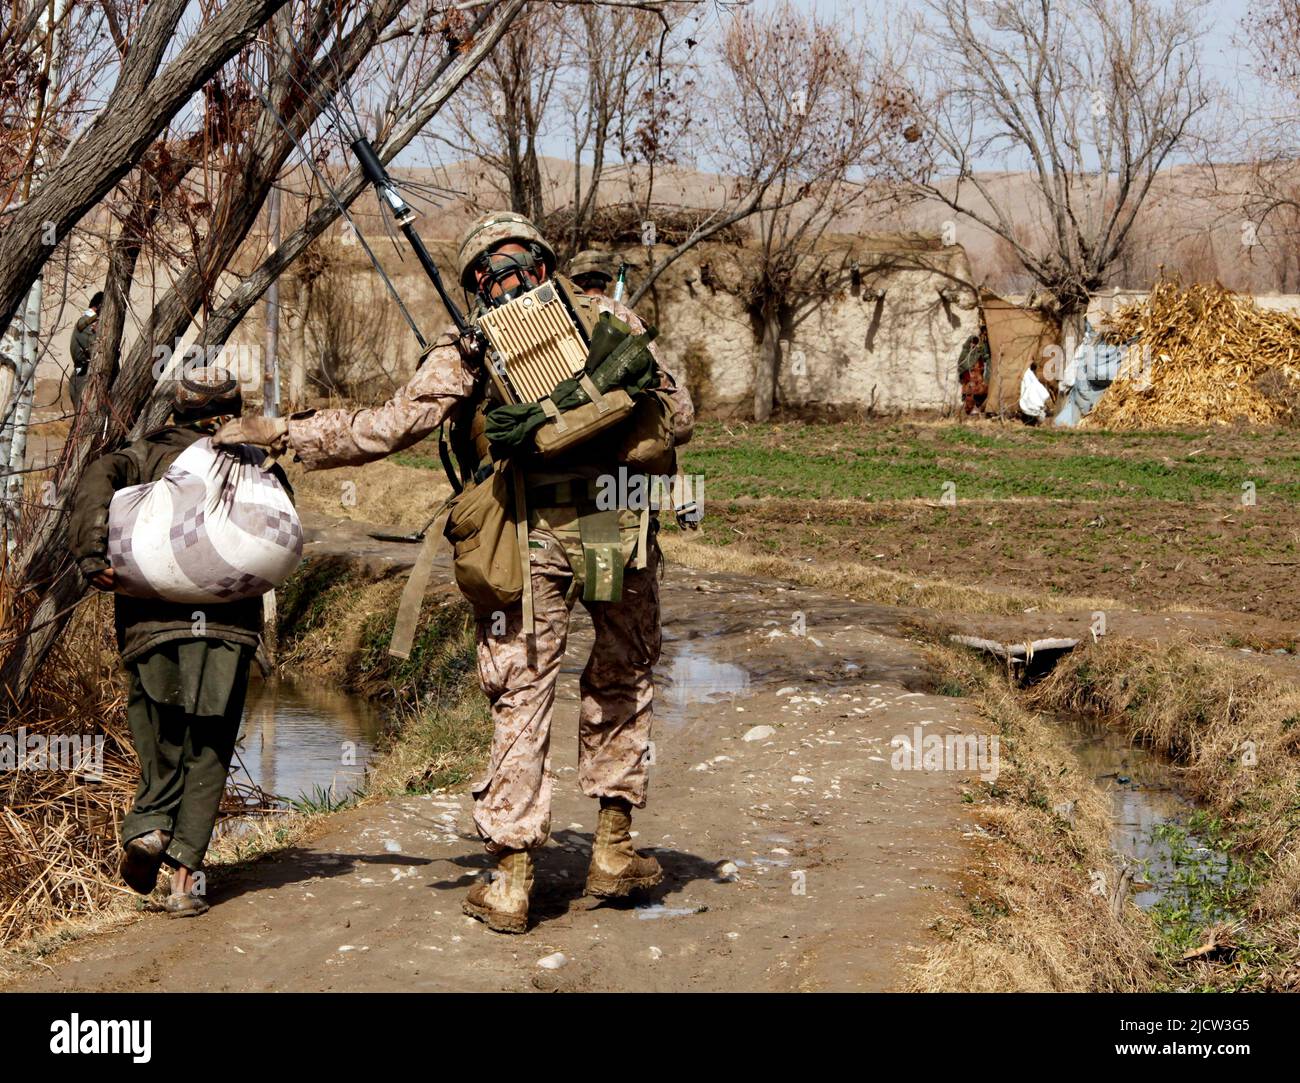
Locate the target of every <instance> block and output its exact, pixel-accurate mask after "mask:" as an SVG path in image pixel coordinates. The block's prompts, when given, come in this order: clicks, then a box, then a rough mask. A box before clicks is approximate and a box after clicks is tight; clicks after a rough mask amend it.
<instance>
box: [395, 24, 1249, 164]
mask: <svg viewBox="0 0 1300 1083" xmlns="http://www.w3.org/2000/svg"><path fill="white" fill-rule="evenodd" d="M782 2H783V0H753V3H752V5H751V6H752V7H753V8H755V9H757V10H760V11H761V10H767V9H772V8H775V7H777V6H778V5H779V4H780V3H782ZM791 2H792V3H793V4H794V6H795V7H797V8H800V9H803V10H811V11H816V12H817V13H819V14H820V15H822V16H823V17H825V18H827V19H828V20H829V21H832V22H835V23H839V24H841V25H842V24H844V23H846V22H850V21H851V22H852V23H854V24H855V25H856V26H857V27H858V28H859V29H860V30H862V31H863V32H865V33H868V34H870V33H871V32H872V28H873V26H880V25H881V24H882V23H885V22H891V23H898V22H900V21H906V20H908V19H909V18H910V17H914V16H916V15H918V14H920V13H922V12H923V11H924V10H925V4H924V0H883V2H882V0H791ZM970 2H971V4H972V6H974V5H978V4H979V2H980V0H970ZM735 7H736V6H735V5H732V4H729V3H728V2H727V0H711V2H710V3H709V4H708V5H707V6H705V7H702V8H701V9H700V12H701V13H700V14H699V15H698V16H694V17H693V18H692V20H691V21H690V22H689V23H688V24H687V26H686V28H685V29H684V30H682V31H681V32H682V33H690V34H691V35H692V36H693V37H696V38H699V39H701V40H702V42H704V43H708V42H710V41H717V40H718V39H719V38H720V37H721V34H722V29H723V27H724V26H725V22H726V20H727V19H728V18H729V17H730V15H729V11H730V10H734V9H735ZM1247 11H1248V7H1247V5H1246V4H1244V3H1242V2H1240V0H1235V2H1234V0H1207V2H1206V4H1205V6H1204V10H1203V20H1204V23H1205V25H1206V35H1205V37H1204V39H1203V41H1202V63H1203V70H1204V73H1205V75H1206V76H1207V78H1208V79H1210V80H1211V81H1212V82H1214V83H1218V84H1221V85H1222V86H1223V87H1224V88H1225V89H1227V90H1228V91H1229V92H1230V94H1231V95H1232V96H1233V97H1234V98H1236V99H1237V100H1238V101H1240V102H1244V103H1246V117H1245V120H1244V121H1243V123H1242V124H1236V123H1234V124H1230V125H1228V128H1229V130H1240V129H1241V128H1242V126H1243V125H1244V126H1245V127H1249V126H1250V122H1251V118H1252V117H1254V118H1258V117H1260V116H1261V115H1263V114H1265V113H1267V112H1269V111H1270V107H1269V100H1270V95H1269V92H1268V89H1267V88H1266V87H1265V86H1264V85H1263V84H1262V83H1261V81H1260V80H1259V79H1258V78H1257V76H1256V75H1255V74H1254V72H1253V70H1252V56H1251V53H1250V49H1249V47H1248V42H1247V40H1246V35H1247V31H1246V30H1245V29H1244V28H1243V26H1242V20H1243V18H1244V17H1245V15H1246V14H1247ZM697 20H698V21H697ZM701 24H702V25H701ZM697 28H698V29H697ZM431 150H432V148H431V147H430V145H429V143H427V142H426V143H425V145H424V147H423V149H422V150H417V149H415V148H412V149H411V151H409V152H408V153H407V154H404V155H402V156H401V157H399V159H398V164H399V165H415V164H432V162H431V160H430V157H429V155H430V152H431ZM542 150H543V153H544V154H548V155H553V156H555V157H562V158H568V157H569V156H570V153H571V152H570V151H569V147H568V145H567V140H566V138H565V136H564V134H563V133H555V134H553V135H551V136H550V137H548V138H546V139H544V140H543V143H542ZM1226 156H1227V157H1231V155H1230V154H1229V155H1226ZM434 157H435V158H436V160H440V161H442V162H448V161H450V160H452V159H454V157H455V155H454V154H451V153H450V152H448V151H447V150H446V149H445V148H444V149H443V150H441V151H439V152H434ZM417 160H418V162H417ZM697 164H698V167H699V168H701V169H705V170H710V171H712V170H716V169H721V170H724V171H725V163H718V162H710V161H703V160H701V161H698V163H697ZM976 164H977V167H982V168H985V169H997V168H1006V167H1011V168H1017V167H1018V164H1017V163H1015V162H1002V161H993V160H989V161H983V162H977V163H976Z"/></svg>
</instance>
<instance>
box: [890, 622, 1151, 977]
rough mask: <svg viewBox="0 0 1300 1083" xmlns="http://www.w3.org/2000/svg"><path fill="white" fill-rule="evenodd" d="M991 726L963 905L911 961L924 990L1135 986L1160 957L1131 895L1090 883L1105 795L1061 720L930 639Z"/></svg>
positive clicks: (1111, 878) (1109, 861) (1109, 866)
mask: <svg viewBox="0 0 1300 1083" xmlns="http://www.w3.org/2000/svg"><path fill="white" fill-rule="evenodd" d="M929 654H930V657H931V661H932V663H933V664H934V665H935V668H936V670H937V671H938V672H939V673H941V674H942V675H943V676H944V677H945V678H946V679H947V680H949V681H955V682H957V683H959V684H961V685H962V686H963V687H964V688H965V689H967V690H968V691H969V692H970V693H971V694H972V695H974V696H975V697H976V698H977V700H978V702H979V704H980V710H981V713H982V714H983V716H984V717H985V718H986V719H987V720H988V721H989V722H990V723H991V724H992V726H993V727H994V732H996V733H998V734H999V736H1000V742H1001V744H1000V750H999V752H1000V761H1001V771H1000V773H999V775H998V778H997V780H996V782H994V783H993V784H991V785H985V784H981V785H980V787H979V790H978V792H977V793H975V794H974V795H973V797H974V801H975V805H976V820H977V823H978V824H979V826H980V830H981V832H982V835H981V838H980V839H979V841H978V842H977V844H976V845H977V847H978V851H979V855H980V856H979V860H978V861H977V862H976V863H975V864H974V865H973V867H972V868H971V869H970V870H969V873H968V876H967V877H966V882H965V891H966V896H967V912H966V914H965V915H964V916H963V917H962V918H960V919H958V920H955V921H953V920H945V921H944V922H942V923H940V925H939V926H938V927H937V930H936V931H937V932H938V933H939V935H940V937H941V942H940V943H939V944H938V945H936V946H934V947H932V948H931V949H929V951H928V952H927V954H926V956H925V958H924V959H923V960H922V962H920V963H919V964H917V965H916V966H915V967H914V968H913V970H912V973H911V980H910V983H909V984H910V986H911V988H912V989H914V990H922V991H927V992H941V991H950V992H956V991H966V992H970V991H974V992H1010V991H1045V992H1046V991H1052V992H1064V991H1073V992H1079V991H1136V990H1141V989H1147V988H1150V987H1151V985H1152V984H1153V982H1154V981H1155V980H1156V978H1157V976H1158V974H1159V964H1158V961H1157V959H1156V957H1155V954H1154V952H1153V951H1152V949H1151V947H1150V941H1151V929H1150V922H1149V920H1148V919H1147V917H1146V916H1145V915H1144V914H1143V913H1142V912H1141V911H1140V910H1138V908H1137V907H1136V906H1135V905H1134V904H1133V903H1132V902H1126V903H1124V904H1123V905H1122V908H1121V911H1120V917H1118V918H1117V917H1116V916H1115V915H1114V914H1113V912H1112V904H1111V901H1110V900H1109V899H1108V898H1107V897H1106V896H1105V895H1104V894H1098V893H1097V892H1096V891H1094V890H1093V888H1094V884H1095V883H1096V879H1095V874H1096V873H1097V872H1100V873H1101V874H1102V876H1103V877H1104V882H1105V884H1106V885H1107V887H1108V888H1113V885H1114V884H1115V883H1116V881H1117V876H1118V872H1117V870H1116V869H1115V867H1114V858H1113V856H1112V854H1111V850H1110V842H1109V840H1110V829H1111V815H1110V809H1109V804H1108V802H1107V801H1106V799H1105V798H1104V796H1103V795H1102V794H1101V792H1100V791H1099V790H1098V789H1097V787H1096V786H1095V785H1094V784H1093V781H1092V779H1091V778H1089V777H1088V775H1087V773H1086V772H1085V771H1084V770H1083V769H1082V768H1081V767H1080V765H1079V763H1078V761H1077V760H1076V759H1075V757H1074V754H1073V752H1072V751H1071V750H1070V748H1069V746H1068V744H1067V743H1066V741H1065V740H1064V736H1063V733H1062V731H1061V729H1060V728H1059V727H1057V726H1054V725H1052V724H1051V723H1050V722H1048V721H1046V720H1044V719H1043V718H1041V717H1040V716H1038V715H1037V714H1035V713H1033V712H1030V711H1026V710H1024V709H1023V708H1021V707H1020V706H1019V705H1018V704H1017V703H1016V701H1015V699H1014V696H1013V695H1012V693H1011V691H1010V689H1009V687H1008V686H1007V684H1006V682H1005V680H1004V679H1003V677H1002V676H1001V674H1000V673H998V672H997V671H995V670H994V669H993V668H991V667H989V666H988V665H986V664H985V663H983V662H981V661H979V660H978V659H977V658H976V656H975V655H973V654H972V653H971V652H969V651H958V650H956V649H954V648H951V647H947V646H937V647H933V648H931V649H930V651H929Z"/></svg>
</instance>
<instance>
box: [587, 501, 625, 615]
mask: <svg viewBox="0 0 1300 1083" xmlns="http://www.w3.org/2000/svg"><path fill="white" fill-rule="evenodd" d="M578 534H579V537H580V538H581V539H582V560H583V571H584V574H583V580H582V600H583V601H584V602H619V601H622V600H623V543H622V539H621V537H620V534H619V529H618V511H617V510H616V509H613V508H611V509H609V510H606V511H599V510H595V511H584V512H583V513H582V515H581V516H580V517H579V519H578Z"/></svg>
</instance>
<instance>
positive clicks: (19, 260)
mask: <svg viewBox="0 0 1300 1083" xmlns="http://www.w3.org/2000/svg"><path fill="white" fill-rule="evenodd" d="M285 2H286V0H232V2H231V3H229V4H227V5H226V6H225V7H224V8H223V9H222V10H221V12H220V13H219V14H218V15H217V16H216V17H215V18H213V19H212V21H211V22H210V23H209V24H208V25H207V26H206V27H204V29H203V31H202V33H198V34H195V35H194V36H193V37H192V38H191V39H190V40H189V41H188V42H186V44H185V45H184V46H183V47H182V48H181V50H180V52H178V53H177V54H176V56H175V57H173V58H172V60H171V61H170V63H168V64H167V66H166V67H165V68H164V69H163V70H162V71H158V64H159V62H160V61H161V58H162V56H163V54H164V52H165V50H166V48H167V46H168V45H170V44H171V42H172V39H173V36H174V33H175V29H176V25H177V23H178V22H179V21H180V19H181V16H182V15H183V14H184V13H185V10H186V8H187V7H188V6H189V5H188V3H186V2H185V0H167V2H165V3H163V2H158V3H153V4H150V5H148V6H147V7H146V8H145V15H144V18H143V22H142V25H141V30H140V33H139V34H137V35H136V40H134V41H132V43H131V50H130V52H129V53H128V54H127V59H126V61H125V64H124V68H123V72H122V77H121V79H119V80H118V83H117V85H116V86H115V87H114V88H113V93H112V95H111V96H110V97H109V101H108V104H107V105H106V106H105V108H104V110H103V112H102V113H100V114H99V115H98V116H97V117H96V119H95V122H94V123H93V124H91V126H90V127H89V128H88V129H86V131H85V132H84V134H82V135H81V136H79V137H78V138H76V139H74V140H73V142H72V145H71V146H69V147H68V149H67V151H66V152H65V154H64V157H63V160H62V161H60V162H59V163H58V165H56V166H55V167H54V168H53V169H52V170H51V171H50V175H49V178H48V179H47V180H46V181H45V183H44V184H42V186H41V189H40V191H38V192H37V193H36V194H35V195H33V196H32V198H31V199H30V200H29V201H28V202H27V203H26V204H24V205H23V207H22V208H20V209H19V210H18V211H17V212H16V213H15V214H14V215H13V216H12V217H11V218H10V219H9V221H8V222H6V223H5V229H4V232H3V233H2V234H0V326H3V325H4V324H7V323H8V322H9V320H10V318H11V317H12V316H13V314H14V312H15V311H16V309H17V307H18V304H19V302H20V301H21V299H22V298H23V297H24V296H25V295H26V293H27V290H28V288H29V287H30V286H31V284H32V282H33V281H34V280H35V278H36V275H37V272H39V270H40V268H41V267H42V266H43V265H44V264H45V261H46V260H47V259H49V256H50V252H51V251H52V249H51V247H50V246H49V245H47V244H45V242H44V237H45V236H46V233H47V229H48V226H49V225H50V224H53V226H54V229H55V235H56V236H58V237H60V238H62V237H65V236H67V234H68V232H69V231H70V230H71V228H72V227H73V226H74V225H75V224H76V223H77V222H78V221H80V220H81V218H82V217H83V216H84V215H85V214H86V212H87V211H89V210H90V209H91V208H92V207H93V206H94V205H95V204H96V203H98V202H99V201H100V200H101V199H102V198H103V197H104V196H105V195H106V194H107V193H108V192H109V190H110V189H111V188H112V187H113V186H114V185H115V184H117V182H118V181H120V180H121V179H122V178H123V177H124V176H126V174H127V173H128V172H129V171H130V169H131V167H132V166H133V165H135V163H136V162H138V161H139V160H140V157H141V156H142V155H143V154H144V152H145V150H146V149H147V148H148V147H149V145H150V143H152V142H153V141H154V139H156V138H157V136H158V134H159V133H160V132H161V131H162V130H163V129H164V128H165V127H166V126H167V124H168V123H169V122H170V121H171V119H172V118H173V117H174V116H175V115H176V114H177V112H179V111H180V109H181V108H182V107H183V106H184V105H185V103H186V102H188V101H189V100H190V98H192V97H193V96H194V94H195V93H196V92H197V91H198V90H199V88H200V87H202V86H203V84H204V83H206V82H207V81H208V80H209V79H210V78H211V77H212V76H213V74H214V73H215V72H216V71H217V70H218V69H219V68H220V67H221V65H222V64H224V63H225V62H226V61H227V60H229V59H230V58H231V57H232V56H234V55H235V53H237V52H239V50H240V49H242V48H243V47H244V46H245V45H247V44H248V43H249V42H250V41H252V40H253V38H254V37H255V36H256V34H257V30H258V28H259V27H260V26H261V25H262V24H263V23H264V22H265V21H266V19H267V18H268V17H269V16H270V15H271V13H272V12H274V11H276V10H277V9H278V8H281V7H283V6H284V4H285Z"/></svg>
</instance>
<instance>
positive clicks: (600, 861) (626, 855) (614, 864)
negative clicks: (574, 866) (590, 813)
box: [587, 797, 664, 899]
mask: <svg viewBox="0 0 1300 1083" xmlns="http://www.w3.org/2000/svg"><path fill="white" fill-rule="evenodd" d="M631 828H632V807H631V806H630V805H629V804H628V803H627V802H626V801H620V800H617V799H611V798H604V797H602V798H601V799H600V819H599V820H598V821H597V822H596V842H595V844H594V845H593V846H592V848H591V868H590V870H589V871H588V872H587V894H588V895H598V896H600V897H601V898H603V899H617V898H620V897H621V896H623V895H630V894H631V893H632V892H634V891H640V890H642V889H644V888H650V887H654V886H655V884H657V883H659V882H660V881H661V880H663V878H664V871H663V869H661V868H660V867H659V862H658V861H656V860H655V859H654V858H653V857H648V856H647V855H645V854H638V853H637V852H636V851H635V850H634V849H633V848H632V835H631Z"/></svg>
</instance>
